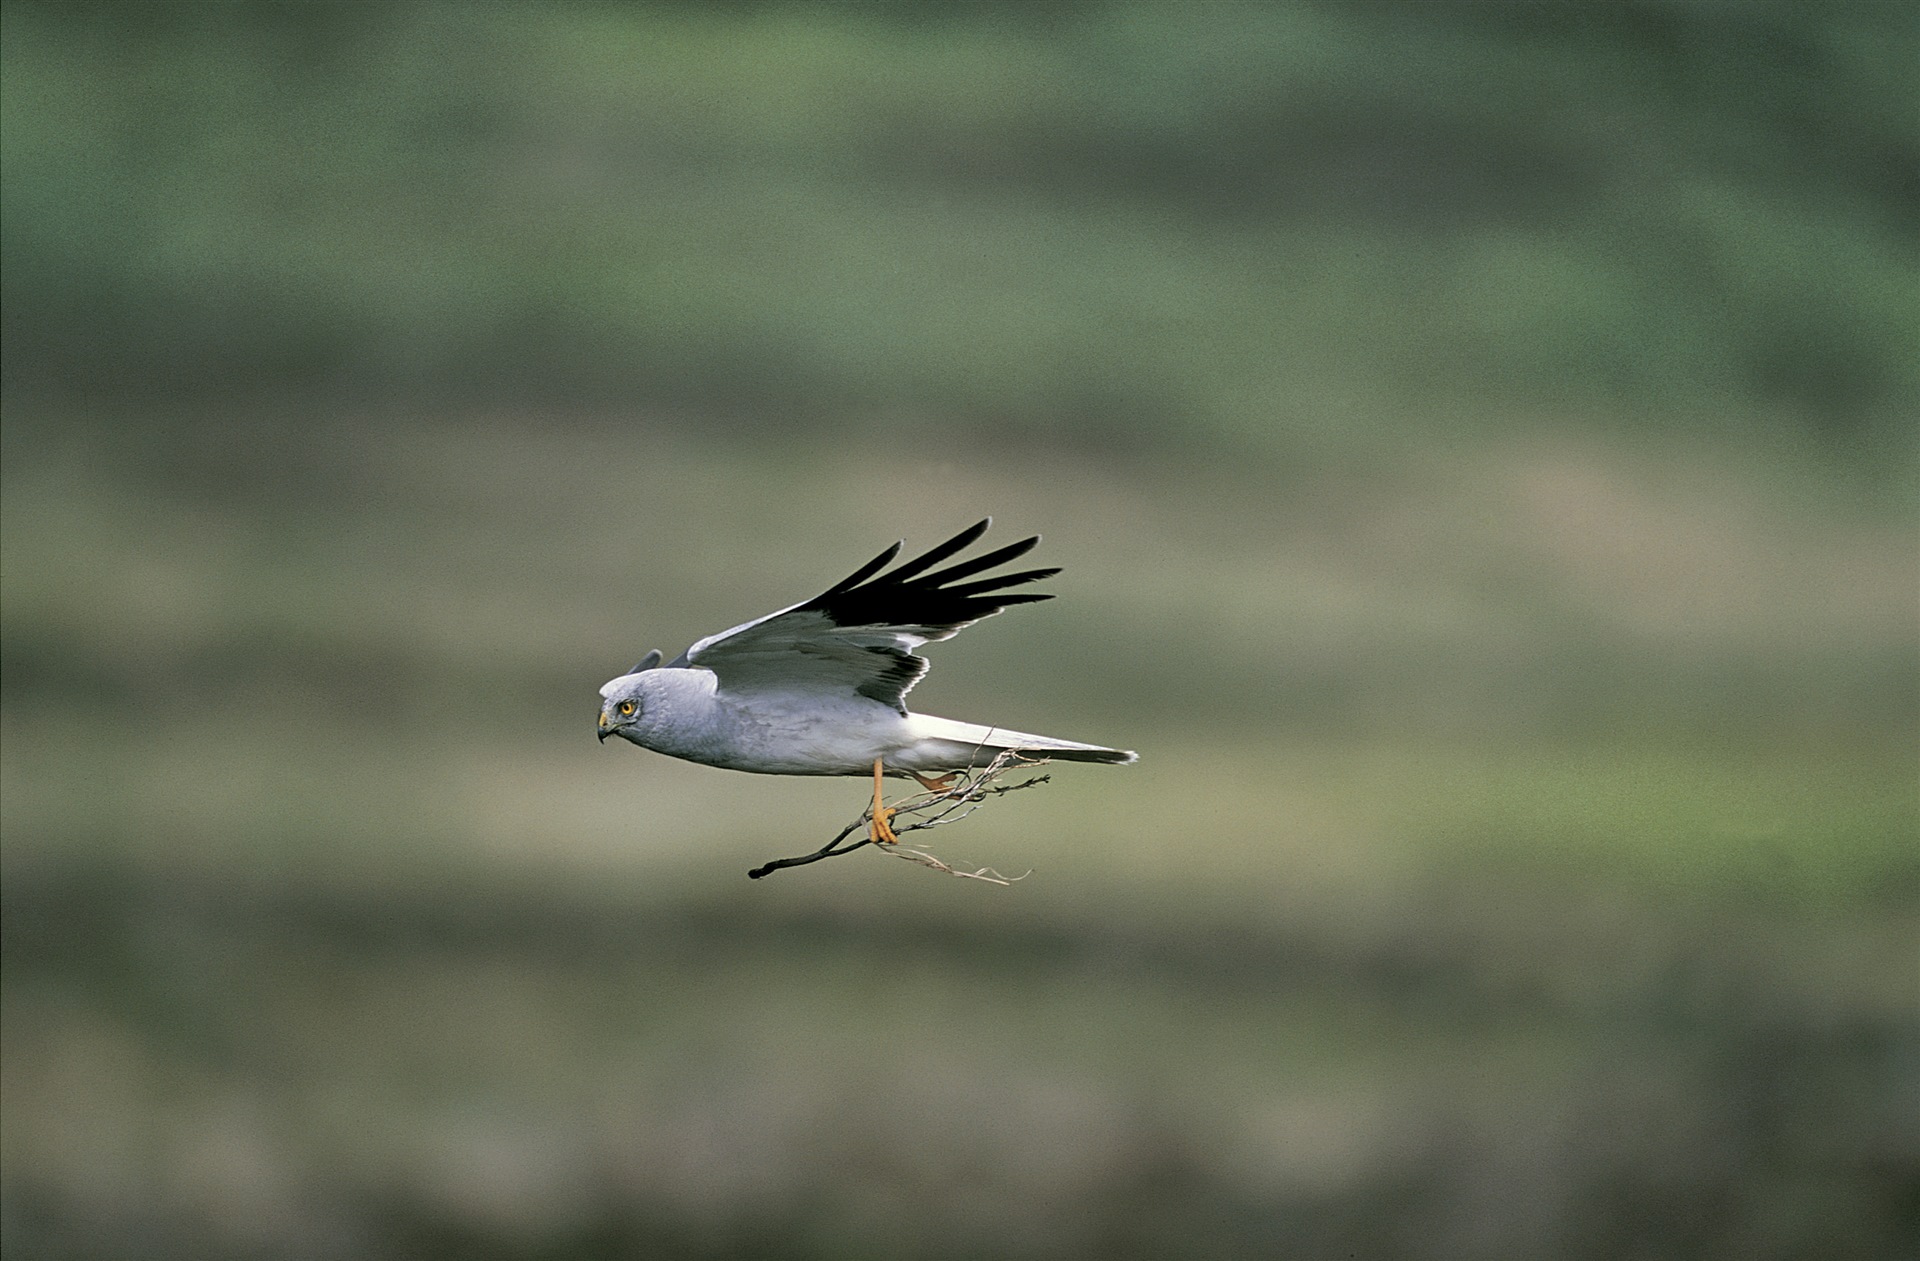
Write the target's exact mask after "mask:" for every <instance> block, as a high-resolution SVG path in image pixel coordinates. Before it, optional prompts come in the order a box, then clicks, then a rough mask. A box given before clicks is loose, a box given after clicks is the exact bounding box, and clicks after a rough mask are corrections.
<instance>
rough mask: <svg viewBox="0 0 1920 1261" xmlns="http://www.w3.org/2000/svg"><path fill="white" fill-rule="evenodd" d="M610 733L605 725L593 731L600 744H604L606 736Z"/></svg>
mask: <svg viewBox="0 0 1920 1261" xmlns="http://www.w3.org/2000/svg"><path fill="white" fill-rule="evenodd" d="M612 734H613V733H612V732H610V731H608V730H607V729H606V728H605V727H602V728H600V730H599V731H598V732H596V733H595V735H596V736H598V738H599V740H600V743H601V744H605V743H606V742H607V737H608V736H610V735H612Z"/></svg>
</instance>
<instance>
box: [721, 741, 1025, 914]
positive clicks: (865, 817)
mask: <svg viewBox="0 0 1920 1261" xmlns="http://www.w3.org/2000/svg"><path fill="white" fill-rule="evenodd" d="M1046 764H1047V761H1046V759H1045V758H1030V757H1023V756H1021V755H1020V754H1018V753H1015V752H1013V751H1011V750H1008V751H1005V752H1002V753H999V754H997V755H995V757H994V759H993V760H992V761H991V762H988V763H987V764H986V765H985V766H982V767H978V768H975V767H969V768H967V769H966V770H964V771H961V772H959V773H958V774H959V778H958V779H957V780H956V781H955V782H954V783H953V784H952V785H951V786H950V787H947V788H944V789H934V790H929V791H927V792H922V793H916V794H914V795H913V796H911V797H908V798H907V799H906V800H905V801H903V802H901V803H900V804H899V805H897V806H895V807H893V810H892V817H893V830H894V833H895V834H896V835H898V836H905V835H906V834H907V833H909V832H920V831H924V830H926V829H927V828H937V827H944V826H946V825H947V824H949V823H958V822H960V820H962V819H964V818H966V817H967V816H968V815H970V814H972V813H973V812H974V811H975V810H978V809H979V808H980V807H981V806H983V805H985V804H986V803H987V802H988V801H990V800H992V799H993V798H995V797H999V796H1002V795H1004V794H1006V793H1010V792H1017V791H1019V790H1020V789H1022V788H1033V787H1036V786H1038V785H1040V784H1044V783H1046V782H1047V781H1048V780H1050V779H1052V778H1053V777H1052V776H1051V775H1034V776H1031V777H1029V778H1027V779H1023V780H1017V781H1014V782H1009V783H1003V782H1001V781H1003V780H1005V779H1006V778H1007V777H1008V776H1010V775H1015V774H1018V773H1020V772H1022V771H1028V770H1034V769H1037V768H1039V767H1042V766H1045V765H1046ZM872 815H873V809H872V807H868V808H867V809H866V810H864V811H862V812H861V814H860V817H859V818H857V819H855V820H854V821H853V822H852V823H849V824H847V826H846V827H844V828H842V829H841V831H840V835H838V836H836V837H834V838H833V839H832V840H831V841H828V842H827V843H826V844H825V845H823V846H821V847H820V848H819V849H818V850H815V851H814V852H813V853H811V854H802V855H800V856H799V857H797V858H776V859H774V860H773V861H772V862H770V863H767V864H765V865H763V866H760V867H755V868H754V869H753V870H752V871H749V872H748V873H747V876H748V878H749V879H753V880H758V879H759V878H760V877H762V876H764V875H766V874H768V873H769V872H774V871H778V870H780V869H781V868H782V867H801V866H805V865H806V864H807V863H817V862H819V861H820V860H821V859H823V858H837V857H839V856H840V855H842V854H851V853H852V852H853V851H854V850H856V849H859V848H860V847H861V846H862V845H870V844H872V843H873V842H872V841H871V840H869V839H868V838H867V837H864V836H863V837H861V838H860V839H859V840H857V841H852V842H851V843H847V844H843V843H842V842H846V841H847V838H848V837H850V836H852V835H853V834H854V833H855V832H861V831H865V830H866V827H867V824H868V821H869V820H870V818H871V817H872ZM880 848H881V849H882V850H883V851H885V852H886V853H889V854H892V855H893V856H894V857H896V858H904V859H906V860H908V861H909V862H915V863H919V864H920V865H921V866H922V867H930V868H932V869H933V870H935V871H939V872H944V873H946V874H947V875H949V876H959V877H961V878H962V879H965V880H984V881H986V882H987V883H989V884H1000V885H1006V884H1012V883H1013V882H1014V881H1016V880H1024V879H1026V878H1027V876H1029V875H1032V874H1033V873H1032V872H1025V873H1022V874H1021V875H1018V876H1003V875H1001V874H1000V873H999V872H997V871H995V870H994V869H993V868H991V867H980V868H976V869H975V870H972V871H966V870H963V869H962V868H959V867H954V866H952V865H950V864H948V863H947V862H945V861H943V860H942V859H940V858H938V857H936V856H935V855H934V854H932V853H930V852H928V851H927V850H926V849H924V848H920V847H916V846H910V845H907V844H904V843H902V844H899V845H882V846H880Z"/></svg>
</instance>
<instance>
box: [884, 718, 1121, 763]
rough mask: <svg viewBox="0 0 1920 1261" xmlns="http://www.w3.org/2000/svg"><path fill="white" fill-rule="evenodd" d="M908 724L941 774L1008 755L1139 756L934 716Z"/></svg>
mask: <svg viewBox="0 0 1920 1261" xmlns="http://www.w3.org/2000/svg"><path fill="white" fill-rule="evenodd" d="M907 721H908V722H909V723H910V724H911V725H912V730H913V733H914V734H915V735H916V736H918V737H919V738H920V741H921V747H922V749H924V750H925V751H926V753H927V754H928V755H930V756H933V757H935V758H937V759H939V766H938V767H937V768H935V769H940V770H956V769H958V768H960V767H963V766H984V765H986V764H987V763H988V762H990V761H992V760H993V757H994V755H995V754H997V753H1004V752H1007V751H1012V752H1016V753H1031V754H1033V755H1034V756H1036V757H1045V758H1054V759H1057V760H1059V761H1062V762H1107V763H1112V764H1116V765H1117V764H1120V763H1124V762H1131V761H1133V760H1134V758H1135V757H1136V756H1137V755H1136V754H1135V753H1134V752H1133V751H1132V750H1130V749H1109V748H1107V747H1106V746H1105V745H1100V744H1082V743H1080V742H1079V741H1078V740H1060V739H1056V738H1055V737H1053V736H1036V735H1032V734H1030V733H1028V732H1025V731H1009V730H1007V729H1006V728H1005V727H982V726H980V725H978V724H976V723H970V722H955V721H954V720H953V719H951V718H935V717H933V716H932V715H931V714H914V715H912V716H911V717H909V718H908V719H907ZM916 769H929V768H916Z"/></svg>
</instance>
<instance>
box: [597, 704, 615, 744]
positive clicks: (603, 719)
mask: <svg viewBox="0 0 1920 1261" xmlns="http://www.w3.org/2000/svg"><path fill="white" fill-rule="evenodd" d="M612 734H613V728H611V727H609V726H607V711H606V710H604V709H603V710H601V711H600V731H599V737H600V743H601V744H605V743H606V742H607V737H608V736H610V735H612Z"/></svg>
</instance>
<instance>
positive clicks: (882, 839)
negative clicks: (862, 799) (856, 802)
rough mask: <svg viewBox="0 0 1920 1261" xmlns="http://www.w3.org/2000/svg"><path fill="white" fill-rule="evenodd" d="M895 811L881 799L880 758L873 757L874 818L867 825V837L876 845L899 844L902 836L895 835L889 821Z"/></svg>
mask: <svg viewBox="0 0 1920 1261" xmlns="http://www.w3.org/2000/svg"><path fill="white" fill-rule="evenodd" d="M892 818H893V811H891V810H889V809H887V807H886V806H885V805H883V804H881V801H880V759H879V758H875V759H873V818H872V820H871V821H870V822H869V823H868V825H867V839H868V840H870V841H872V842H873V843H874V844H875V845H898V844H899V843H900V838H899V837H898V836H895V835H894V832H893V826H892V824H891V823H890V822H889V820H891V819H892Z"/></svg>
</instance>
